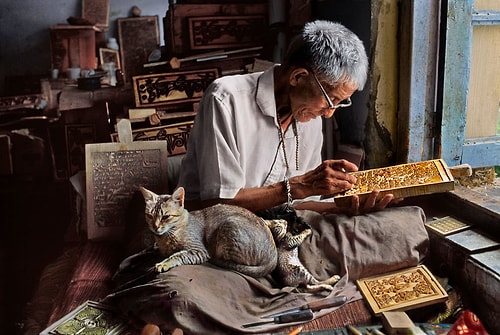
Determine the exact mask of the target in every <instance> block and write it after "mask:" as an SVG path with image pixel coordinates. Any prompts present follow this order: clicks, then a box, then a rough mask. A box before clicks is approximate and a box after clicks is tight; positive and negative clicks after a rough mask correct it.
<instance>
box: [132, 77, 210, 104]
mask: <svg viewBox="0 0 500 335" xmlns="http://www.w3.org/2000/svg"><path fill="white" fill-rule="evenodd" d="M218 77H219V70H218V69H215V68H214V69H203V70H195V71H184V72H169V73H158V74H150V75H143V76H135V77H133V78H132V80H133V84H134V95H135V105H136V107H150V106H161V105H168V104H175V103H183V102H190V101H198V100H200V98H201V96H202V95H203V92H204V91H205V89H206V88H207V87H208V85H210V83H212V81H214V80H215V79H216V78H218Z"/></svg>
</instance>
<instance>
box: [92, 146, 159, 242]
mask: <svg viewBox="0 0 500 335" xmlns="http://www.w3.org/2000/svg"><path fill="white" fill-rule="evenodd" d="M167 156H168V153H167V146H166V143H165V141H149V142H132V143H98V144H87V145H86V146H85V162H86V190H87V196H86V197H87V230H88V238H89V239H90V240H110V239H111V240H116V239H120V238H122V237H123V234H124V232H125V229H126V223H127V210H128V207H129V205H130V201H131V200H132V197H133V195H134V192H136V191H137V190H138V189H139V186H144V187H146V188H149V189H151V190H153V191H155V192H157V193H165V192H166V191H167V190H168V185H167V184H168V182H167Z"/></svg>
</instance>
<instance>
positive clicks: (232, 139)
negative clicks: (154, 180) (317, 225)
mask: <svg viewBox="0 0 500 335" xmlns="http://www.w3.org/2000/svg"><path fill="white" fill-rule="evenodd" d="M367 69H368V61H367V57H366V53H365V50H364V47H363V43H362V42H361V41H360V40H359V38H358V37H357V36H356V35H355V34H354V33H352V32H351V31H350V30H348V29H347V28H345V27H344V26H342V25H341V24H338V23H333V22H329V21H314V22H310V23H308V24H306V25H305V27H304V29H303V31H302V34H300V35H299V36H297V37H296V38H295V39H294V40H293V41H292V43H291V44H290V46H289V48H288V50H287V52H286V54H285V56H284V59H283V62H282V64H280V65H276V66H274V67H272V68H270V69H268V70H266V71H264V72H261V73H252V74H246V75H236V76H227V77H223V78H219V79H217V80H216V81H215V82H214V83H213V84H212V85H211V86H210V87H209V88H208V89H207V90H206V92H205V94H204V96H203V98H202V100H201V103H200V109H199V112H198V115H197V117H196V119H195V125H194V128H193V131H192V133H191V137H190V141H189V144H188V151H187V155H186V158H185V159H184V162H183V166H182V169H181V178H180V182H179V185H180V186H183V187H184V188H185V189H186V191H187V194H186V204H187V208H188V209H195V208H199V207H206V206H209V205H212V204H214V203H219V202H224V203H229V204H233V205H238V206H242V207H246V208H248V209H250V210H252V211H261V210H265V209H268V208H271V207H274V206H276V205H279V204H282V203H290V204H291V202H292V200H294V207H295V208H297V209H311V210H316V211H319V212H332V213H338V212H341V211H343V212H345V213H348V214H351V215H353V214H354V215H357V214H363V213H366V212H369V211H373V210H377V209H383V208H385V207H386V206H387V205H388V204H389V203H390V202H391V201H392V199H393V196H392V195H387V196H385V197H383V198H382V199H381V200H379V201H377V200H376V198H377V195H378V192H377V191H376V190H374V192H373V193H372V194H371V196H370V198H369V199H368V200H367V201H366V202H365V203H364V204H363V205H362V206H360V203H359V199H358V198H357V197H353V202H352V206H351V207H350V208H344V209H340V208H337V207H336V206H335V204H334V203H333V202H320V201H318V200H319V196H321V195H330V194H334V193H338V192H342V191H345V190H348V189H350V188H351V187H352V185H353V183H355V182H356V179H355V177H353V176H352V175H350V174H349V173H348V172H351V171H356V170H357V166H356V165H355V164H353V163H350V162H348V161H345V160H328V161H324V162H321V148H322V143H323V135H322V129H321V127H322V121H321V117H325V118H330V117H332V116H333V114H334V113H335V111H336V110H337V109H338V108H342V107H347V106H350V105H351V100H350V97H351V95H352V94H353V93H354V92H355V91H356V90H361V89H362V88H363V86H364V84H365V82H366V77H367ZM297 200H299V201H297Z"/></svg>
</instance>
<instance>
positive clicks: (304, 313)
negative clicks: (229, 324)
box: [243, 309, 314, 328]
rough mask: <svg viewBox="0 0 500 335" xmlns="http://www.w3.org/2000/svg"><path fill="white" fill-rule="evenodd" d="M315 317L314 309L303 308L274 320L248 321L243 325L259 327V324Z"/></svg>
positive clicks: (289, 321)
mask: <svg viewBox="0 0 500 335" xmlns="http://www.w3.org/2000/svg"><path fill="white" fill-rule="evenodd" d="M313 318H314V314H313V311H312V310H310V309H302V310H299V311H295V312H294V313H289V314H285V315H280V316H277V317H274V318H273V320H267V321H260V322H254V323H247V324H244V325H243V328H249V327H257V326H262V325H267V324H269V323H275V324H280V323H291V322H300V321H309V320H312V319H313Z"/></svg>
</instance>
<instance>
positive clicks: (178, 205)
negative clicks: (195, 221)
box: [140, 187, 184, 235]
mask: <svg viewBox="0 0 500 335" xmlns="http://www.w3.org/2000/svg"><path fill="white" fill-rule="evenodd" d="M140 190H141V193H142V195H143V197H144V201H145V203H146V207H145V211H144V214H145V217H146V223H147V224H148V226H149V229H150V230H151V231H152V232H153V233H154V234H156V235H163V234H165V233H168V231H169V230H171V229H173V228H175V224H176V223H177V222H178V221H179V219H180V217H181V216H182V215H183V214H184V189H183V188H182V187H180V188H178V189H177V190H176V191H175V192H174V194H172V196H170V195H160V194H156V193H154V192H152V191H150V190H148V189H146V188H144V187H141V188H140Z"/></svg>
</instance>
